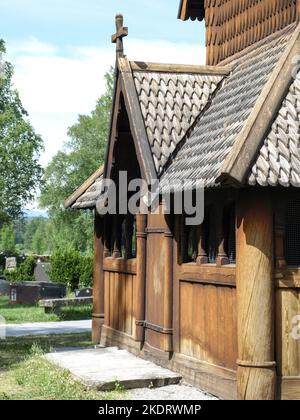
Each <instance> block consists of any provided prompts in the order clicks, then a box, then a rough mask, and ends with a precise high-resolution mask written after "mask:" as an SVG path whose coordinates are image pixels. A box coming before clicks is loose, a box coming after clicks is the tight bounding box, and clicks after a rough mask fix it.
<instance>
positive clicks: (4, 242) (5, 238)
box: [0, 224, 16, 255]
mask: <svg viewBox="0 0 300 420" xmlns="http://www.w3.org/2000/svg"><path fill="white" fill-rule="evenodd" d="M0 249H1V251H2V252H4V253H5V254H8V255H9V254H11V255H13V254H14V253H15V251H16V238H15V231H14V226H13V224H5V225H4V226H2V229H1V232H0Z"/></svg>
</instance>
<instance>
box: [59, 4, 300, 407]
mask: <svg viewBox="0 0 300 420" xmlns="http://www.w3.org/2000/svg"><path fill="white" fill-rule="evenodd" d="M172 18H173V17H170V19H172ZM174 18H176V16H175V17H174ZM178 18H179V19H181V20H183V21H187V20H189V19H191V20H192V21H194V24H195V25H197V24H199V21H204V22H205V30H206V65H204V66H195V65H176V64H161V63H150V62H149V63H148V62H141V61H138V59H139V57H135V58H136V59H137V61H129V59H128V58H127V57H126V55H125V53H124V46H123V39H124V37H126V36H127V35H128V28H126V27H124V26H123V17H122V16H121V15H118V16H117V17H116V34H115V35H114V36H113V37H112V41H113V42H114V43H115V44H116V68H115V86H114V97H113V106H112V112H111V124H110V133H109V138H108V143H107V152H106V159H105V162H104V166H101V167H100V168H99V169H98V170H97V171H96V172H95V173H94V174H93V175H91V177H90V178H89V179H88V180H87V181H86V182H85V183H84V184H83V185H82V186H81V187H79V188H78V190H77V191H75V192H74V193H73V194H72V196H71V197H69V198H68V199H67V200H66V202H65V207H66V208H69V209H78V210H80V209H82V210H84V209H92V210H94V214H95V228H94V279H93V281H94V287H93V293H94V305H93V340H94V342H95V343H101V344H102V345H105V346H119V347H120V348H124V349H127V350H128V351H130V352H132V353H134V354H135V355H138V356H140V357H142V358H146V359H148V360H152V361H155V362H156V363H157V364H159V365H161V366H164V367H168V368H169V369H171V370H173V371H175V372H178V373H180V374H181V375H182V377H183V378H184V379H185V380H186V381H187V382H189V383H191V384H193V385H195V386H197V387H199V388H201V389H203V390H205V391H207V392H209V393H211V394H213V395H216V396H218V397H219V398H222V399H239V400H275V399H278V400H287V399H289V400H290V399H294V400H299V399H300V325H299V324H300V321H299V320H300V194H299V188H300V72H299V71H300V70H299V63H300V24H299V18H300V1H299V0H280V1H278V0H243V1H240V0H181V1H180V4H179V13H178ZM199 31H200V29H199ZM100 163H101V162H100V161H99V166H100ZM123 171H126V172H127V174H128V182H130V181H131V180H133V179H136V178H141V179H143V180H144V181H145V182H146V184H147V185H150V184H151V183H152V182H153V180H155V181H159V183H160V185H162V186H163V185H164V184H167V183H172V181H173V180H178V179H179V180H180V179H181V180H184V179H188V180H191V181H192V182H191V184H190V185H191V188H193V187H192V185H194V184H193V182H198V181H199V182H201V183H202V185H204V187H205V192H204V196H205V200H204V202H205V206H204V220H203V223H202V224H200V225H196V226H193V225H189V224H188V223H187V214H185V212H182V214H176V213H175V212H172V211H171V212H170V214H165V212H164V211H163V210H164V206H165V203H164V200H163V199H162V198H161V199H159V209H160V210H161V211H159V212H156V213H155V214H152V213H148V214H144V213H142V212H137V214H130V213H129V212H127V214H125V215H124V214H121V213H120V214H119V213H118V212H117V214H110V213H109V212H108V213H106V214H103V212H101V211H99V207H101V206H100V205H99V203H102V206H105V200H102V201H101V196H102V195H103V183H104V180H113V181H114V182H115V183H116V184H118V182H119V173H120V172H123ZM178 188H179V189H180V184H179V186H178ZM177 192H178V191H177ZM179 193H180V191H179Z"/></svg>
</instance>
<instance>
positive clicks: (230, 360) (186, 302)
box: [178, 281, 237, 370]
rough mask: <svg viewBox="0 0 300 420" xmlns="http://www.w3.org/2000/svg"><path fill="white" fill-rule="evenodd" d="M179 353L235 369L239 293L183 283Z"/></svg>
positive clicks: (211, 286)
mask: <svg viewBox="0 0 300 420" xmlns="http://www.w3.org/2000/svg"><path fill="white" fill-rule="evenodd" d="M179 294H180V298H179V299H180V301H179V305H180V307H179V349H178V350H179V353H182V354H184V355H186V356H190V357H194V358H195V359H197V360H200V361H202V362H207V363H210V364H213V365H216V366H221V367H225V368H228V369H231V370H236V360H237V334H236V290H235V288H231V287H223V286H216V285H210V284H199V283H192V282H185V281H181V282H180V284H179Z"/></svg>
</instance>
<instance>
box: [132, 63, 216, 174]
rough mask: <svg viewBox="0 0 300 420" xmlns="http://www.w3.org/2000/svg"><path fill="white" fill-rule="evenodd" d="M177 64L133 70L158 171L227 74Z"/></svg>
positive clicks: (159, 171)
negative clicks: (179, 67)
mask: <svg viewBox="0 0 300 420" xmlns="http://www.w3.org/2000/svg"><path fill="white" fill-rule="evenodd" d="M173 67H174V68H173V69H172V67H171V66H169V69H168V71H164V72H163V71H159V68H157V69H156V70H152V69H153V67H152V69H151V66H148V67H147V66H146V67H144V69H143V71H137V70H133V77H134V82H135V86H136V90H137V95H138V99H139V104H140V107H141V111H142V116H143V119H144V124H145V128H146V132H147V136H148V141H149V144H150V147H151V151H152V155H153V160H154V163H155V167H156V171H157V173H158V174H160V173H161V172H162V170H163V168H164V165H165V164H166V162H167V160H168V158H169V157H170V155H171V154H172V153H173V152H174V150H175V148H176V147H177V145H178V144H179V143H180V142H181V140H182V139H183V137H184V136H185V134H186V133H187V131H188V130H189V129H190V128H191V127H192V126H193V124H194V122H195V120H196V118H197V117H198V116H199V114H200V112H201V111H202V110H203V109H204V107H205V106H206V105H207V103H208V101H209V99H210V97H211V95H212V94H213V93H214V91H215V90H216V88H217V86H218V84H219V83H220V82H221V81H222V80H223V78H224V74H217V72H216V74H214V73H210V71H209V69H208V68H207V69H206V68H205V67H204V68H202V69H201V68H200V67H198V68H197V67H195V68H194V72H192V71H191V67H190V68H188V67H186V68H182V72H179V71H178V66H175V65H174V66H173ZM135 68H136V66H135ZM161 68H162V67H161ZM175 70H177V71H175ZM220 73H222V72H221V70H220Z"/></svg>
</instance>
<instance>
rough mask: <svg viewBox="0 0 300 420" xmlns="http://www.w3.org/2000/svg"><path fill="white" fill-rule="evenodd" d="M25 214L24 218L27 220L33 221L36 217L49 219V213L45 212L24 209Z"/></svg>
mask: <svg viewBox="0 0 300 420" xmlns="http://www.w3.org/2000/svg"><path fill="white" fill-rule="evenodd" d="M23 213H24V216H25V217H26V218H27V219H33V218H35V217H43V218H44V219H48V213H47V212H46V211H43V210H29V209H24V210H23Z"/></svg>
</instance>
